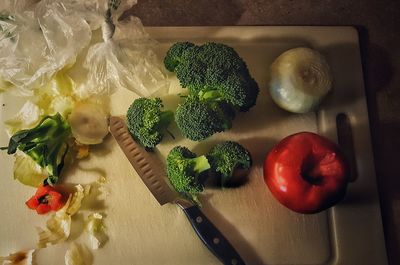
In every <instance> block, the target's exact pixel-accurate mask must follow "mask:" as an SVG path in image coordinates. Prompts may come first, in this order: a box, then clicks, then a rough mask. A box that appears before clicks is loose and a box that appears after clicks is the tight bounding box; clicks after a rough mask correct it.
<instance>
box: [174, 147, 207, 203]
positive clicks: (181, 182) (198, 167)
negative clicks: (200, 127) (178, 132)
mask: <svg viewBox="0 0 400 265" xmlns="http://www.w3.org/2000/svg"><path fill="white" fill-rule="evenodd" d="M209 168H210V164H209V163H208V160H207V158H206V156H204V155H202V156H197V155H196V154H195V153H193V152H191V151H190V150H189V149H188V148H186V147H182V146H176V147H174V148H173V149H172V150H171V151H170V152H169V154H168V156H167V175H168V178H169V180H170V182H171V184H172V186H173V187H174V188H175V190H176V191H177V192H179V193H181V194H182V195H184V196H185V197H187V198H188V199H191V200H193V201H194V202H197V195H198V194H199V193H200V192H202V191H203V189H204V186H203V180H202V179H201V176H202V173H204V172H206V171H207V170H208V169H209Z"/></svg>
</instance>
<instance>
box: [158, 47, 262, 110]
mask: <svg viewBox="0 0 400 265" xmlns="http://www.w3.org/2000/svg"><path fill="white" fill-rule="evenodd" d="M172 55H173V56H172ZM164 62H165V67H166V68H167V69H168V70H170V71H174V72H176V76H177V78H178V80H179V82H180V84H181V86H182V87H184V88H188V89H189V92H190V93H191V94H195V95H198V96H199V99H200V100H207V101H225V102H227V103H229V104H231V105H232V106H233V107H235V108H237V109H238V110H239V111H247V110H249V109H250V108H251V107H252V106H254V105H255V103H256V99H257V96H258V93H259V88H258V85H257V82H256V81H255V80H254V79H253V78H252V77H251V75H250V73H249V70H248V68H247V66H246V63H245V62H244V61H243V59H242V58H241V57H240V56H239V55H238V54H237V52H236V51H235V50H234V49H233V48H231V47H229V46H227V45H224V44H220V43H206V44H204V45H201V46H196V45H194V44H192V43H188V42H185V43H177V44H175V45H173V46H172V47H171V48H170V50H169V51H168V53H167V57H166V58H165V60H164ZM171 65H173V67H171Z"/></svg>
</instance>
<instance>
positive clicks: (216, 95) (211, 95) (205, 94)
mask: <svg viewBox="0 0 400 265" xmlns="http://www.w3.org/2000/svg"><path fill="white" fill-rule="evenodd" d="M199 99H200V100H202V101H222V96H221V93H220V92H218V91H217V90H206V91H203V90H202V91H200V92H199Z"/></svg>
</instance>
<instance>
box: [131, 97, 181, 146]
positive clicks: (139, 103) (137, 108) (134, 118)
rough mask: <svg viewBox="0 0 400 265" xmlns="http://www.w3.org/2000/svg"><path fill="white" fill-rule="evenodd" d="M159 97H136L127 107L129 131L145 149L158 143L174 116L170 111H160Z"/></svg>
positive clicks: (160, 102) (161, 106) (161, 105)
mask: <svg viewBox="0 0 400 265" xmlns="http://www.w3.org/2000/svg"><path fill="white" fill-rule="evenodd" d="M162 108H163V104H162V101H161V99H160V98H138V99H136V100H135V101H133V103H132V104H131V106H130V107H129V109H128V111H127V113H126V118H127V126H128V129H129V132H130V133H131V135H132V136H133V138H134V139H135V140H136V141H138V142H139V143H140V144H141V145H142V146H144V147H145V148H146V150H152V149H153V148H154V147H155V146H156V145H157V144H159V143H160V142H161V140H162V138H163V136H164V134H165V132H166V131H167V127H168V125H169V124H170V123H171V121H172V120H173V117H174V113H173V112H172V111H162V110H161V109H162Z"/></svg>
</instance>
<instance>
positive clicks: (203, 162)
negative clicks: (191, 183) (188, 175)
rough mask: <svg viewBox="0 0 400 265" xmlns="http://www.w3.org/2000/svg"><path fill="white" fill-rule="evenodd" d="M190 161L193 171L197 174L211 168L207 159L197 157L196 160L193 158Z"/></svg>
mask: <svg viewBox="0 0 400 265" xmlns="http://www.w3.org/2000/svg"><path fill="white" fill-rule="evenodd" d="M192 161H193V162H194V167H193V170H194V171H195V172H196V173H197V174H200V173H202V172H203V171H206V170H208V169H210V168H211V165H210V163H209V162H208V159H207V157H206V156H204V155H203V156H199V157H196V158H193V159H192Z"/></svg>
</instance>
